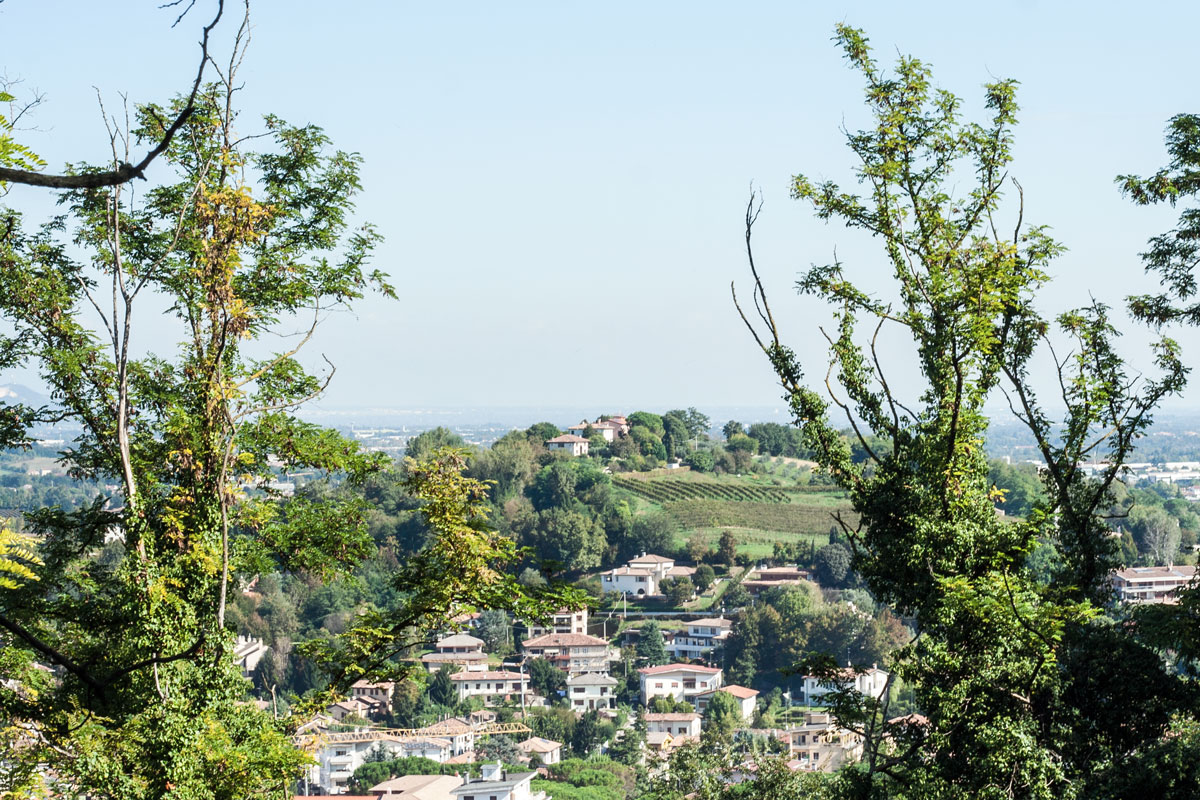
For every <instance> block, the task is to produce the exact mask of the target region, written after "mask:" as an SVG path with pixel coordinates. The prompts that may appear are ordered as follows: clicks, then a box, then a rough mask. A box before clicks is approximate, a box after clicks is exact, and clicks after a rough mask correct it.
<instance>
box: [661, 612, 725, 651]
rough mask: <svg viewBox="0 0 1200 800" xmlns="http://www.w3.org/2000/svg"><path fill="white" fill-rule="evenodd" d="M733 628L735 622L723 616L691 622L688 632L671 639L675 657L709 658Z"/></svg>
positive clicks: (671, 648)
mask: <svg viewBox="0 0 1200 800" xmlns="http://www.w3.org/2000/svg"><path fill="white" fill-rule="evenodd" d="M732 629H733V622H732V621H731V620H727V619H724V618H722V617H710V618H708V619H698V620H695V621H694V622H689V623H688V625H687V632H686V633H677V634H675V636H674V638H673V639H672V640H671V645H670V650H671V654H672V655H673V656H675V658H693V659H694V658H708V656H709V655H710V654H711V653H712V651H713V650H714V649H715V648H716V647H717V646H719V645H721V644H724V642H725V640H726V639H728V638H729V633H730V631H731V630H732Z"/></svg>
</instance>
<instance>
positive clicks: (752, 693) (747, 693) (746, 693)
mask: <svg viewBox="0 0 1200 800" xmlns="http://www.w3.org/2000/svg"><path fill="white" fill-rule="evenodd" d="M717 691H718V692H729V693H730V694H731V695H733V696H734V697H737V698H740V699H742V700H748V699H750V698H751V697H757V696H758V691H757V690H756V689H747V688H746V687H745V686H738V685H737V684H736V683H731V684H729V685H728V686H722V687H721V688H720V689H717Z"/></svg>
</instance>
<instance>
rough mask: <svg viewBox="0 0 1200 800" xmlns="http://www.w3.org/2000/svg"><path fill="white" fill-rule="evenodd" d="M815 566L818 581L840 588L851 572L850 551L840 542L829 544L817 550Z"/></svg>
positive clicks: (824, 584) (829, 586)
mask: <svg viewBox="0 0 1200 800" xmlns="http://www.w3.org/2000/svg"><path fill="white" fill-rule="evenodd" d="M814 566H815V567H816V578H817V582H818V583H820V584H821V585H822V586H825V587H828V588H839V587H841V586H842V585H843V584H844V583H845V581H846V577H847V576H848V575H849V574H850V551H849V550H847V549H846V547H845V546H843V545H840V544H827V545H825V546H824V547H822V548H821V549H820V550H818V551H817V556H816V559H815V561H814Z"/></svg>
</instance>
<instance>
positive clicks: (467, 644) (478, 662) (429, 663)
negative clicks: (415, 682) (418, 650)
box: [421, 633, 488, 673]
mask: <svg viewBox="0 0 1200 800" xmlns="http://www.w3.org/2000/svg"><path fill="white" fill-rule="evenodd" d="M433 650H434V651H433V652H432V653H426V654H425V655H423V656H421V664H422V665H423V666H424V667H425V669H426V670H428V671H429V672H430V673H434V672H437V671H438V670H439V669H441V668H442V667H443V666H444V665H446V664H449V665H450V666H451V667H453V668H454V669H455V670H456V671H457V670H466V671H468V672H480V671H483V670H486V669H487V664H488V657H487V653H484V652H483V639H479V638H476V637H474V636H471V635H469V634H466V633H456V634H454V635H453V636H447V637H445V638H444V639H442V640H441V641H439V642H438V643H437V644H435V645H434V646H433Z"/></svg>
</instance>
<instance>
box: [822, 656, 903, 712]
mask: <svg viewBox="0 0 1200 800" xmlns="http://www.w3.org/2000/svg"><path fill="white" fill-rule="evenodd" d="M842 675H843V677H844V678H845V679H846V680H851V679H852V680H853V684H852V686H853V688H854V689H856V690H858V691H859V692H861V693H862V694H865V695H867V696H868V697H874V698H876V699H878V698H880V697H882V696H883V692H884V690H885V689H886V688H887V680H888V674H887V673H886V672H884V671H883V670H881V669H879V667H878V666H877V665H875V664H872V665H871V668H870V669H868V670H866V671H865V672H862V673H860V674H856V673H855V671H854V670H853V669H852V668H849V667H847V668H846V669H845V670H843V672H842ZM834 688H835V687H834V686H833V684H831V683H826V682H824V681H822V680H820V679H819V678H817V677H815V676H813V675H805V676H804V685H803V688H802V691H803V693H804V697H803V702H804V703H806V704H808V705H814V706H815V705H820V704H821V703H822V702H823V698H824V697H825V695H827V694H829V693H830V692H832V691H833V690H834Z"/></svg>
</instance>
